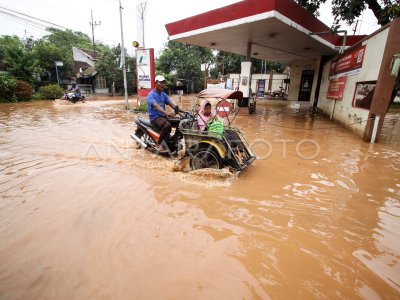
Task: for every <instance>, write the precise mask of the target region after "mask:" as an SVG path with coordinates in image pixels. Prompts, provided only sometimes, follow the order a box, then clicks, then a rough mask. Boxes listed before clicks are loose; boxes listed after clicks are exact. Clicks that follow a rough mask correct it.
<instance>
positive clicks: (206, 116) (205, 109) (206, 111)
mask: <svg viewBox="0 0 400 300" xmlns="http://www.w3.org/2000/svg"><path fill="white" fill-rule="evenodd" d="M214 118H216V116H215V115H213V114H212V113H211V103H210V101H208V100H206V99H203V100H202V101H201V103H200V111H199V115H198V116H197V124H198V125H199V129H200V130H202V131H203V130H206V128H207V123H208V122H210V121H211V120H212V119H214Z"/></svg>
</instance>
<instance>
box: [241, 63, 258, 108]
mask: <svg viewBox="0 0 400 300" xmlns="http://www.w3.org/2000/svg"><path fill="white" fill-rule="evenodd" d="M239 91H241V92H242V93H243V99H242V100H241V101H240V102H239V103H238V105H239V106H240V107H248V108H249V114H252V113H254V112H255V111H256V101H255V97H253V94H252V91H251V61H243V62H242V64H241V71H240V80H239Z"/></svg>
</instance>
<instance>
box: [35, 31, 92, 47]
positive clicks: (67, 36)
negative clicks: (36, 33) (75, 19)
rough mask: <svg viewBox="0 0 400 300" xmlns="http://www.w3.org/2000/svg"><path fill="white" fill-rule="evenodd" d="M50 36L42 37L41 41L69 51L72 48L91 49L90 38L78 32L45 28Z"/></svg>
mask: <svg viewBox="0 0 400 300" xmlns="http://www.w3.org/2000/svg"><path fill="white" fill-rule="evenodd" d="M47 31H48V32H50V34H48V35H46V36H44V37H43V40H45V41H47V42H49V43H51V44H54V45H58V47H61V48H67V49H69V50H70V51H71V48H72V46H74V47H77V48H82V49H92V42H91V39H90V37H89V36H88V35H87V34H85V33H82V32H79V31H72V30H70V29H66V30H60V29H56V28H53V27H50V28H47Z"/></svg>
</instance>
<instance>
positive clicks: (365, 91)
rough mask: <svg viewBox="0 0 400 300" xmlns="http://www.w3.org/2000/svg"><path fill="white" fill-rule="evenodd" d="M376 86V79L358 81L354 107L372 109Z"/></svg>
mask: <svg viewBox="0 0 400 300" xmlns="http://www.w3.org/2000/svg"><path fill="white" fill-rule="evenodd" d="M375 86H376V80H374V81H362V82H357V83H356V89H355V91H354V97H353V107H357V108H363V109H370V107H371V102H372V97H373V96H374V92H375Z"/></svg>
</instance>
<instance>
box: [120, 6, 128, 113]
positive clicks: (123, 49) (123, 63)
mask: <svg viewBox="0 0 400 300" xmlns="http://www.w3.org/2000/svg"><path fill="white" fill-rule="evenodd" d="M119 20H120V26H121V66H122V73H123V74H124V90H125V107H126V109H129V105H128V86H127V84H126V67H125V46H124V30H123V28H122V6H121V0H119Z"/></svg>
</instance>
